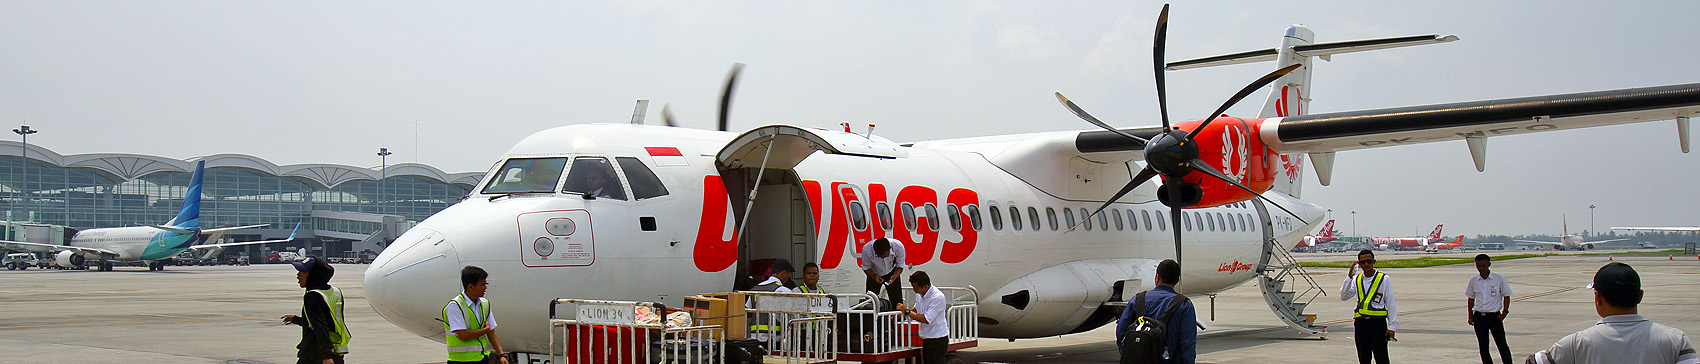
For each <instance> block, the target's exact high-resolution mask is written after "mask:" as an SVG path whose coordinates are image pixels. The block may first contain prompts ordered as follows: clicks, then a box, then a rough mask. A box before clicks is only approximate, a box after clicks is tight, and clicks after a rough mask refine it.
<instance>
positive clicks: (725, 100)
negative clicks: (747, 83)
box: [720, 63, 744, 131]
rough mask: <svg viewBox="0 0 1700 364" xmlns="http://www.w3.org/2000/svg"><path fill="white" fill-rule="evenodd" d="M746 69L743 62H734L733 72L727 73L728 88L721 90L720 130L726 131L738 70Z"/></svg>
mask: <svg viewBox="0 0 1700 364" xmlns="http://www.w3.org/2000/svg"><path fill="white" fill-rule="evenodd" d="M742 70H744V64H743V63H733V64H732V73H731V74H729V75H726V89H724V90H721V91H720V131H726V126H727V124H729V123H730V120H728V119H727V114H729V113H731V111H732V90H733V89H734V88H735V86H737V85H738V72H739V71H742Z"/></svg>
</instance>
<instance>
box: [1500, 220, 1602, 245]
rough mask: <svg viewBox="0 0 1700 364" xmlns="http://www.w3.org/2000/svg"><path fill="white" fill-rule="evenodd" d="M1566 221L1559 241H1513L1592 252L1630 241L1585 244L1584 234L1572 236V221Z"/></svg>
mask: <svg viewBox="0 0 1700 364" xmlns="http://www.w3.org/2000/svg"><path fill="white" fill-rule="evenodd" d="M1565 220H1566V221H1565V222H1564V234H1563V235H1559V236H1558V241H1545V240H1519V239H1513V240H1512V241H1516V242H1520V243H1538V244H1546V245H1547V246H1550V247H1552V249H1553V250H1590V249H1594V244H1605V243H1610V242H1614V241H1623V240H1629V238H1623V239H1611V240H1601V241H1596V242H1592V243H1588V242H1584V241H1583V239H1582V234H1571V233H1570V221H1568V220H1569V219H1565Z"/></svg>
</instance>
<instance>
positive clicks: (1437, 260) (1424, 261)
mask: <svg viewBox="0 0 1700 364" xmlns="http://www.w3.org/2000/svg"><path fill="white" fill-rule="evenodd" d="M1547 255H1550V254H1547V253H1531V254H1512V255H1494V256H1493V260H1494V261H1501V260H1507V259H1522V258H1538V257H1544V256H1547ZM1475 261H1476V257H1474V256H1468V257H1419V258H1407V259H1387V260H1381V259H1377V260H1376V261H1375V267H1376V268H1378V269H1380V268H1422V267H1433V266H1441V265H1452V264H1464V263H1472V264H1473V263H1475ZM1353 262H1355V261H1352V260H1342V261H1334V262H1299V265H1300V266H1303V267H1305V268H1348V267H1351V266H1352V263H1353Z"/></svg>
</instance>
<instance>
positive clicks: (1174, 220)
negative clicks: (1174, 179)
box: [1169, 188, 1186, 267]
mask: <svg viewBox="0 0 1700 364" xmlns="http://www.w3.org/2000/svg"><path fill="white" fill-rule="evenodd" d="M1169 190H1170V191H1173V192H1169V198H1171V199H1179V198H1180V196H1179V194H1180V192H1179V191H1180V189H1179V188H1170V189H1169ZM1169 227H1170V228H1171V229H1169V230H1173V231H1174V232H1175V263H1180V262H1181V208H1179V207H1170V208H1169ZM1181 266H1182V267H1185V266H1186V265H1184V264H1183V265H1181Z"/></svg>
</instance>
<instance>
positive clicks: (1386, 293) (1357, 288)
mask: <svg viewBox="0 0 1700 364" xmlns="http://www.w3.org/2000/svg"><path fill="white" fill-rule="evenodd" d="M1357 268H1363V269H1364V273H1363V274H1361V275H1360V274H1354V273H1353V270H1356V269H1357ZM1353 298H1357V299H1358V305H1357V309H1356V310H1353V311H1352V317H1353V319H1352V330H1353V331H1352V337H1353V339H1354V341H1355V342H1356V344H1357V346H1358V363H1361V364H1369V362H1370V358H1371V357H1374V358H1375V362H1376V363H1379V364H1387V361H1388V360H1387V341H1389V340H1393V330H1397V329H1398V328H1399V310H1398V309H1397V308H1396V307H1395V305H1394V303H1393V287H1392V285H1391V284H1390V283H1389V282H1387V274H1384V273H1381V272H1377V271H1375V252H1372V251H1369V249H1364V250H1362V251H1359V252H1358V262H1357V263H1354V264H1352V268H1351V270H1347V271H1346V281H1345V282H1342V283H1341V284H1340V300H1341V301H1345V300H1350V299H1353Z"/></svg>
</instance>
